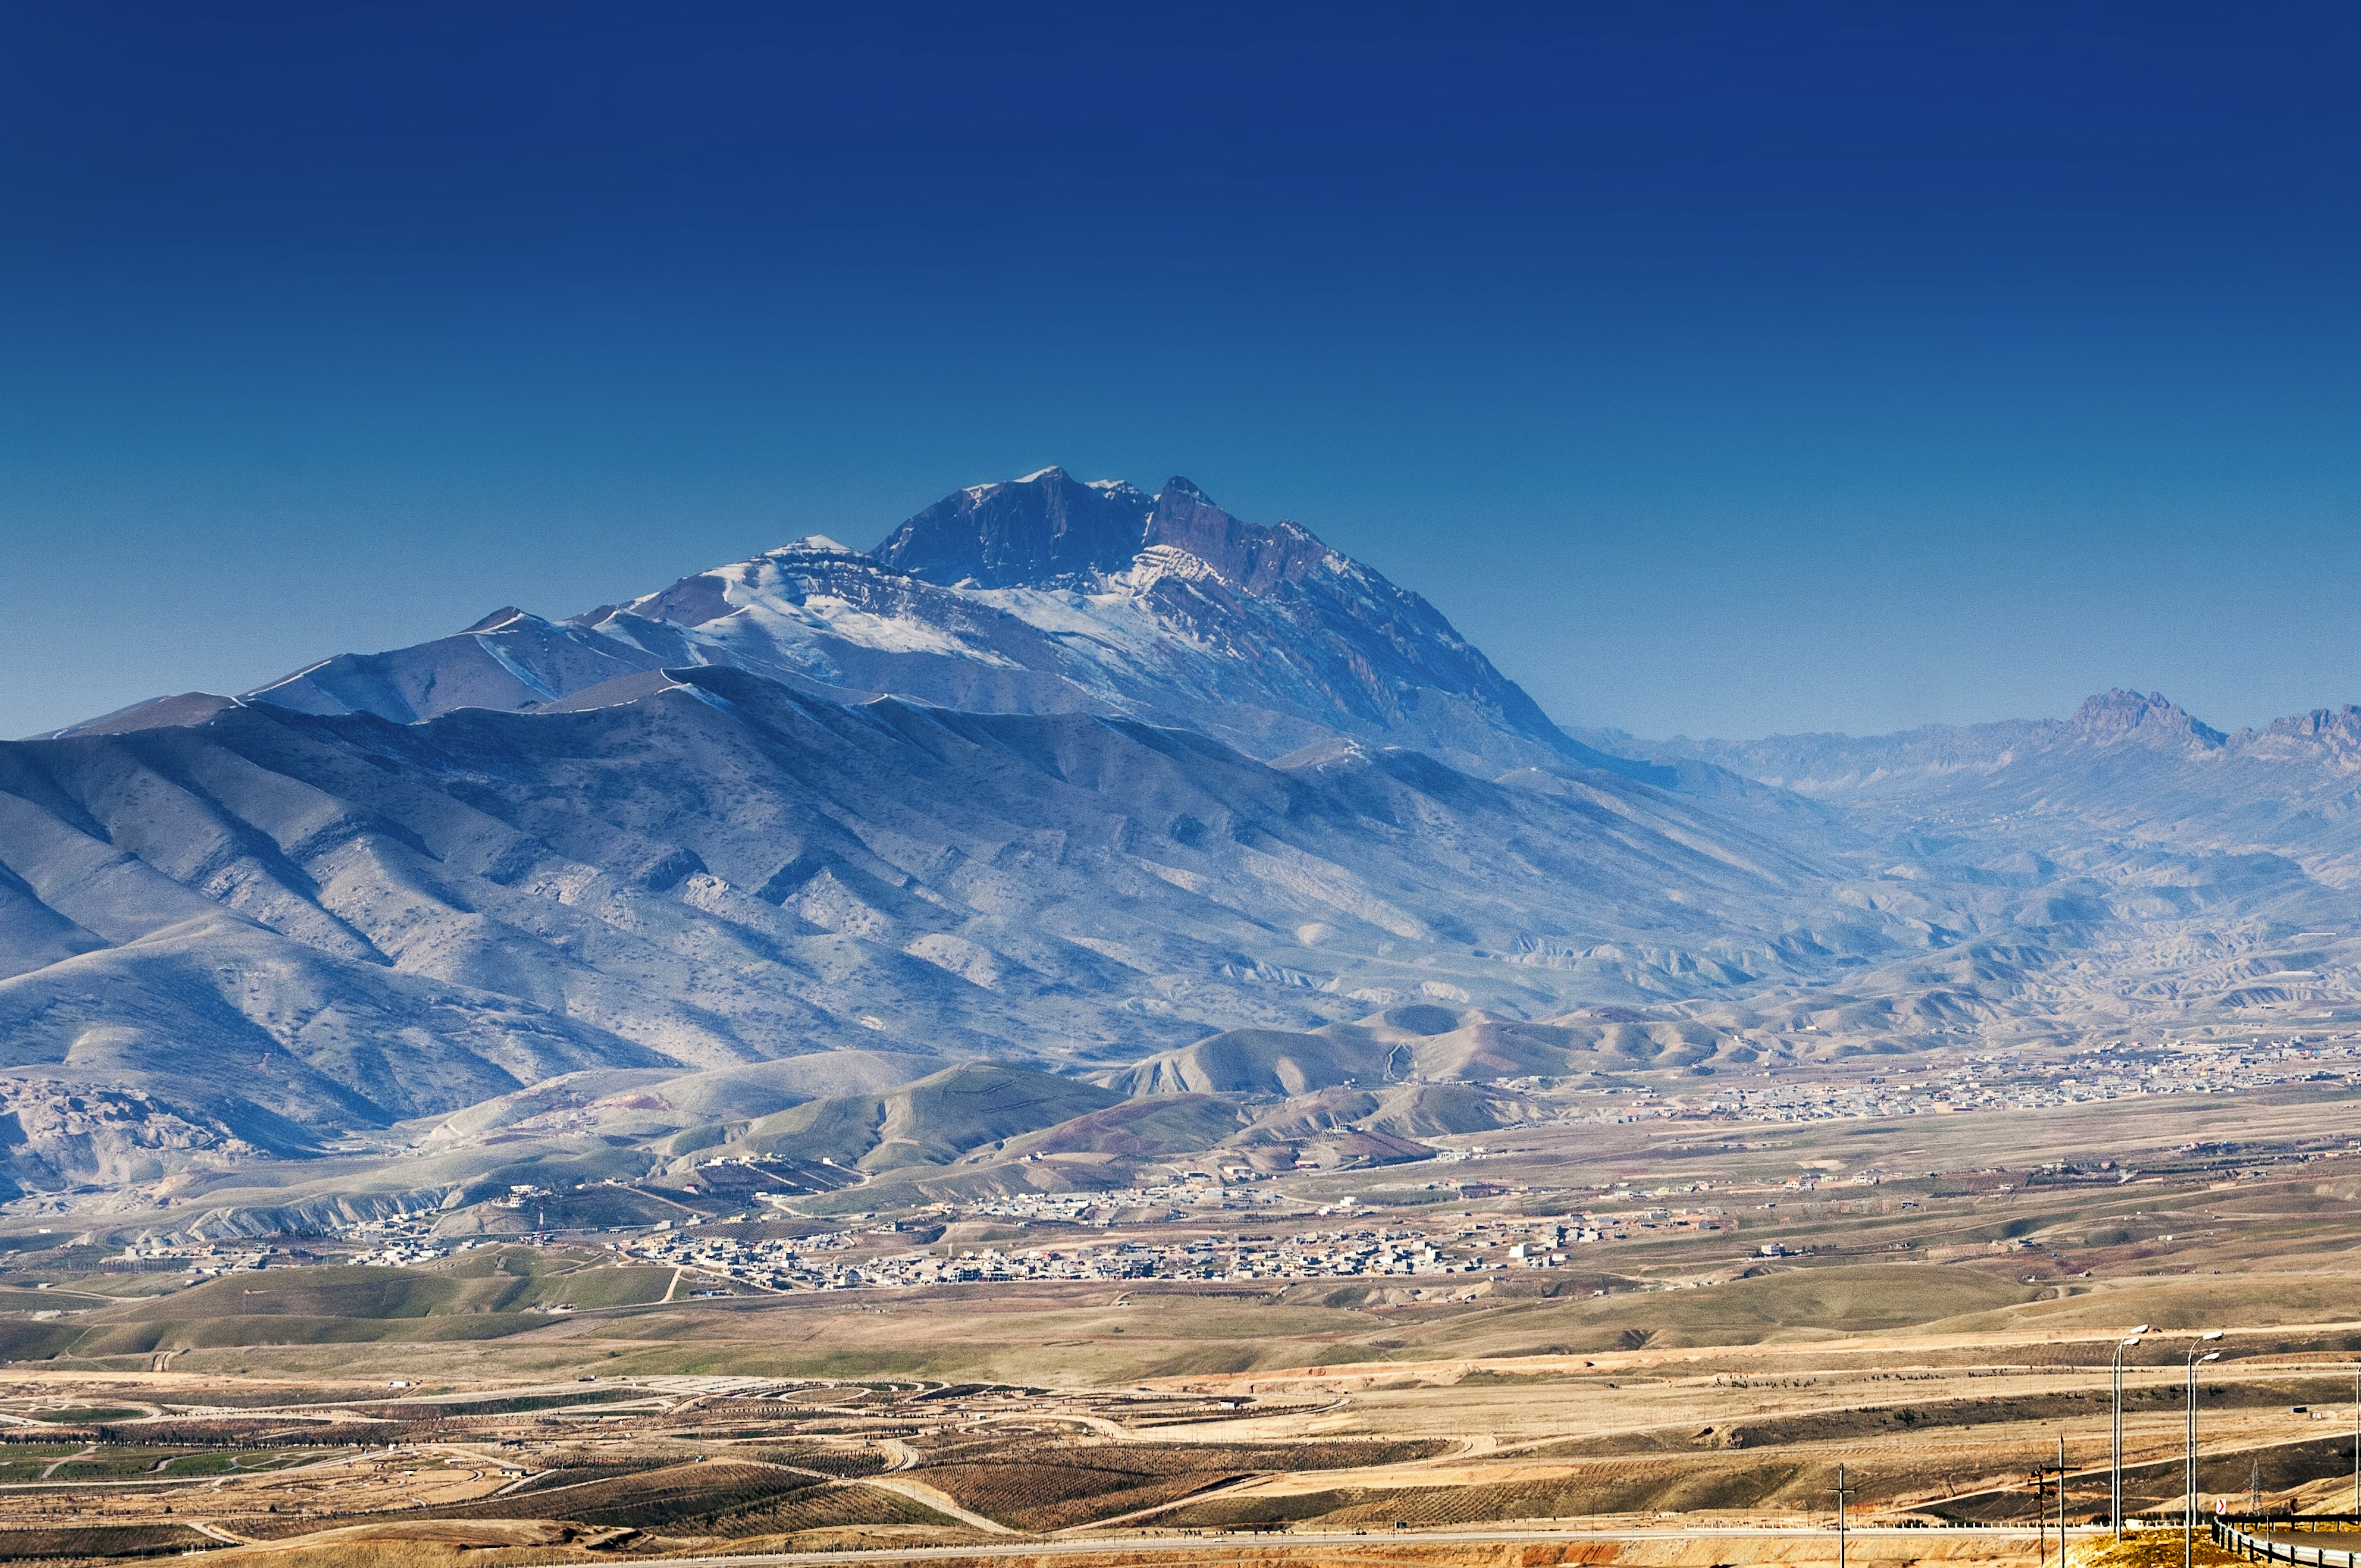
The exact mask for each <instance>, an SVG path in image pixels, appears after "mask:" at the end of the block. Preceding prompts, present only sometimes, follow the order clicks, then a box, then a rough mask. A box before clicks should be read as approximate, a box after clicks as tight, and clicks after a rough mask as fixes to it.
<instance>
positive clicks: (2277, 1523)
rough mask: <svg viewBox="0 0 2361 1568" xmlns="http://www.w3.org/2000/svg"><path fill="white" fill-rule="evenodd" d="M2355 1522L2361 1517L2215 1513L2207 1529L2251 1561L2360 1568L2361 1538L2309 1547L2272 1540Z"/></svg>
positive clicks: (2218, 1543) (2316, 1567)
mask: <svg viewBox="0 0 2361 1568" xmlns="http://www.w3.org/2000/svg"><path fill="white" fill-rule="evenodd" d="M2356 1525H2361V1519H2353V1518H2351V1517H2349V1516H2342V1515H2335V1516H2306V1515H2303V1514H2295V1515H2283V1516H2281V1517H2280V1518H2278V1519H2225V1518H2223V1517H2221V1516H2219V1515H2216V1516H2215V1517H2214V1518H2213V1519H2212V1520H2210V1521H2209V1522H2208V1523H2207V1526H2206V1529H2207V1531H2208V1533H2209V1534H2211V1535H2212V1536H2213V1544H2215V1545H2216V1546H2219V1547H2221V1548H2222V1549H2223V1550H2224V1551H2225V1552H2237V1553H2239V1554H2240V1555H2242V1556H2244V1557H2246V1559H2248V1560H2249V1561H2250V1562H2257V1563H2302V1564H2309V1565H2310V1568H2361V1541H2355V1542H2354V1543H2353V1544H2352V1545H2350V1546H2307V1545H2301V1544H2299V1543H2297V1542H2295V1541H2276V1540H2273V1539H2272V1536H2273V1534H2288V1535H2293V1534H2305V1535H2313V1534H2323V1533H2326V1532H2328V1531H2337V1532H2340V1533H2342V1532H2346V1531H2350V1530H2354V1529H2355V1527H2356Z"/></svg>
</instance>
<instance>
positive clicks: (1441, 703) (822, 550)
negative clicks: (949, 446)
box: [247, 468, 1635, 773]
mask: <svg viewBox="0 0 2361 1568" xmlns="http://www.w3.org/2000/svg"><path fill="white" fill-rule="evenodd" d="M698 665H719V666H726V667H732V668H737V669H743V670H751V671H752V672H754V673H756V674H763V675H768V676H770V677H772V678H774V679H776V680H782V681H785V682H787V683H788V684H790V685H795V686H796V687H798V688H799V689H802V690H805V691H808V692H811V693H813V694H815V695H820V696H831V697H837V698H852V699H859V698H863V697H868V696H881V695H885V694H893V695H895V696H907V697H914V698H917V699H918V700H920V701H923V702H928V703H932V704H935V705H937V706H939V707H954V708H959V709H961V710H964V711H969V712H991V713H1065V712H1089V713H1107V714H1122V715H1126V716H1128V717H1133V718H1146V719H1149V720H1151V721H1153V722H1157V723H1163V724H1173V725H1180V726H1184V727H1186V728H1190V729H1199V730H1202V731H1203V732H1205V733H1207V734H1210V735H1214V736H1217V737H1219V738H1220V739H1222V740H1225V741H1228V742H1229V743H1231V744H1232V745H1235V746H1237V747H1239V748H1240V749H1241V750H1244V751H1247V752H1248V753H1250V754H1252V755H1256V756H1261V757H1277V756H1280V755H1284V754H1285V753H1287V752H1289V751H1294V750H1296V749H1298V748H1300V747H1302V746H1306V745H1312V744H1315V743H1317V742H1320V741H1323V740H1329V739H1331V738H1333V737H1334V736H1337V735H1345V736H1351V737H1355V738H1357V739H1362V740H1379V741H1384V742H1388V743H1393V744H1406V745H1411V746H1415V747H1418V748H1420V749H1421V750H1423V751H1430V752H1433V754H1435V755H1438V756H1441V757H1443V758H1444V759H1446V760H1448V761H1450V762H1455V763H1456V764H1458V765H1460V766H1463V767H1466V768H1468V769H1470V770H1471V771H1475V772H1477V773H1499V772H1500V771H1502V770H1503V769H1505V768H1510V767H1516V766H1526V765H1532V764H1536V763H1540V764H1550V765H1557V766H1565V765H1569V764H1571V765H1576V766H1588V767H1607V768H1610V769H1620V770H1621V771H1626V772H1630V771H1633V769H1634V766H1635V765H1634V764H1631V763H1628V762H1622V761H1620V759H1617V758H1614V757H1611V756H1608V755H1605V754H1602V753H1599V752H1597V751H1592V750H1591V749H1589V748H1587V747H1585V746H1582V745H1579V744H1578V743H1576V742H1575V741H1573V740H1569V739H1568V738H1567V737H1566V736H1565V735H1564V734H1563V733H1561V732H1560V731H1559V729H1557V727H1556V726H1555V725H1554V724H1553V723H1551V722H1550V720H1549V718H1548V717H1547V716H1546V715H1544V714H1543V712H1542V711H1541V709H1540V708H1539V707H1537V706H1535V704H1534V703H1533V701H1532V698H1531V697H1529V696H1526V695H1525V693H1524V692H1523V690H1522V689H1521V688H1520V687H1519V686H1518V685H1516V684H1515V683H1514V682H1513V681H1510V679H1508V678H1507V677H1506V676H1504V675H1502V674H1500V673H1499V671H1498V670H1497V669H1495V668H1493V666H1492V663H1491V661H1489V660H1488V659H1487V658H1485V656H1484V655H1483V653H1482V652H1479V651H1478V650H1477V649H1476V648H1475V647H1474V646H1472V645H1471V644H1469V643H1468V641H1466V639H1465V638H1463V637H1461V636H1460V635H1459V633H1458V632H1457V631H1456V630H1454V629H1453V628H1452V626H1451V623H1450V622H1449V621H1448V620H1445V619H1444V617H1443V616H1442V615H1441V614H1440V613H1439V612H1438V611H1437V610H1436V609H1434V607H1433V606H1432V605H1430V604H1428V603H1427V602H1426V601H1425V600H1424V599H1422V598H1420V597H1419V596H1418V595H1416V594H1414V593H1411V592H1410V591H1408V590H1407V589H1404V588H1400V587H1396V586H1395V585H1394V584H1392V583H1390V582H1389V581H1387V580H1386V578H1385V577H1384V576H1381V575H1379V574H1378V573H1377V572H1375V571H1372V570H1370V569H1369V568H1368V567H1367V566H1365V565H1361V564H1360V563H1358V562H1356V561H1355V560H1353V559H1352V558H1351V557H1350V556H1348V555H1345V554H1343V553H1342V552H1340V551H1336V550H1334V549H1331V548H1329V547H1328V546H1327V545H1325V544H1323V543H1321V542H1320V541H1319V540H1318V539H1316V538H1315V537H1313V536H1312V534H1311V533H1310V532H1307V531H1305V530H1304V529H1302V528H1301V527H1298V526H1297V525H1295V524H1293V523H1288V522H1282V523H1279V525H1277V526H1276V527H1270V528H1264V527H1258V526H1257V525H1255V524H1253V523H1249V522H1246V521H1241V520H1240V519H1238V518H1236V517H1234V516H1232V515H1231V514H1230V513H1228V512H1226V511H1224V510H1222V509H1221V508H1220V507H1218V506H1216V505H1215V504H1214V503H1213V501H1212V500H1211V499H1209V498H1208V497H1207V496H1206V495H1205V494H1204V492H1203V491H1202V490H1200V489H1198V488H1197V487H1196V486H1194V485H1192V484H1191V483H1190V482H1189V481H1188V480H1186V479H1183V478H1177V477H1176V478H1173V479H1170V480H1168V481H1167V482H1166V483H1165V485H1164V487H1163V488H1162V489H1160V490H1159V491H1158V492H1157V493H1156V494H1154V495H1149V494H1147V493H1145V492H1143V491H1141V490H1139V489H1137V488H1135V487H1133V486H1131V485H1128V484H1124V483H1121V482H1118V481H1097V482H1093V483H1089V484H1085V483H1082V482H1081V481H1078V480H1076V479H1074V478H1072V477H1071V476H1069V475H1068V474H1067V473H1066V472H1065V470H1063V469H1061V468H1045V469H1042V470H1041V471H1040V472H1038V473H1035V474H1029V475H1027V476H1026V477H1024V478H1021V479H1016V480H1013V481H1010V482H1008V483H1005V484H994V485H978V486H975V487H973V488H969V489H964V490H961V491H959V492H957V493H956V494H954V495H951V496H950V497H947V498H945V499H943V500H941V501H939V502H937V503H936V504H935V505H934V506H931V507H928V509H927V510H924V511H922V512H920V513H918V515H917V516H916V517H913V518H911V519H910V520H909V521H906V522H905V523H903V524H902V525H901V526H900V527H899V528H896V529H895V530H894V531H893V532H892V533H891V534H889V535H888V536H887V537H886V539H885V540H884V543H881V544H880V545H879V546H878V547H877V548H876V549H875V550H873V551H870V552H866V553H864V552H862V551H857V550H852V549H850V548H847V547H846V546H844V545H842V544H840V543H836V542H835V541H833V540H830V539H826V538H819V537H814V538H809V539H805V540H802V541H800V542H798V543H793V544H790V545H787V546H785V548H782V549H777V550H772V551H767V552H765V553H764V554H760V555H757V556H754V557H753V558H752V559H751V560H747V561H741V562H738V563H736V564H734V565H727V566H721V567H717V568H715V569H713V570H711V571H707V572H700V573H697V575H695V576H689V577H684V578H683V579H681V580H680V581H679V582H677V583H675V584H674V585H672V587H668V588H665V589H664V590H662V591H661V592H657V593H653V594H648V595H646V596H644V597H642V598H637V599H633V600H631V602H629V603H627V604H620V605H605V606H601V607H599V608H598V609H594V610H591V611H589V612H588V613H587V614H584V615H579V616H576V617H575V618H573V619H572V620H569V621H566V622H564V623H553V622H551V621H548V620H543V619H541V618H540V617H537V616H533V615H529V614H526V613H525V612H523V611H522V610H517V609H503V610H500V611H497V612H495V613H494V614H493V615H491V616H489V617H487V618H486V619H485V620H483V621H481V622H479V623H478V624H477V625H475V626H472V627H470V628H468V629H467V630H466V631H463V632H461V633H459V634H457V635H456V636H453V637H445V638H441V639H438V640H436V641H431V642H424V643H420V644H418V645H416V646H414V647H410V648H403V649H398V650H395V651H393V652H385V653H368V654H352V653H347V654H342V655H339V656H337V657H335V658H333V659H329V660H326V661H324V662H323V663H319V664H315V665H313V666H312V667H310V668H308V669H305V670H302V671H299V672H297V673H296V674H292V675H290V676H288V677H286V678H285V679H283V680H280V681H275V682H273V683H271V684H270V685H265V686H261V687H258V688H257V689H256V690H254V691H252V692H249V693H247V696H248V697H249V698H250V699H253V700H258V701H263V702H269V703H273V704H276V705H278V706H280V707H294V708H298V709H301V710H302V711H304V712H310V713H347V712H366V713H374V714H377V715H378V716H379V717H380V718H390V719H393V720H395V721H396V722H398V723H411V722H413V721H415V720H417V719H421V718H433V717H434V716H436V715H438V714H443V713H448V712H451V711H453V710H455V709H456V708H460V707H498V708H507V709H511V710H525V709H531V708H537V707H547V706H550V705H552V704H561V703H565V704H573V705H577V706H578V705H581V704H595V703H598V702H600V701H608V700H614V699H615V698H617V697H618V696H620V695H622V694H624V693H627V692H629V691H631V690H635V689H637V688H635V687H633V686H631V685H628V684H626V685H616V686H612V688H611V689H601V688H606V687H609V683H613V682H615V681H617V680H619V679H625V678H627V677H631V676H634V675H640V674H645V673H646V672H649V671H653V670H656V669H659V668H663V667H665V666H698Z"/></svg>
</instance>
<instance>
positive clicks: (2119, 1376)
mask: <svg viewBox="0 0 2361 1568" xmlns="http://www.w3.org/2000/svg"><path fill="white" fill-rule="evenodd" d="M2146 1332H2147V1324H2146V1323H2142V1324H2141V1325H2140V1326H2139V1327H2137V1328H2136V1329H2134V1330H2133V1331H2132V1332H2131V1336H2130V1337H2129V1338H2127V1339H2125V1341H2124V1342H2123V1343H2120V1344H2118V1345H2116V1346H2115V1360H2114V1383H2115V1420H2114V1451H2113V1459H2114V1464H2113V1470H2114V1474H2113V1475H2112V1476H2110V1477H2109V1479H2108V1483H2107V1511H2108V1512H2109V1513H2110V1514H2111V1515H2113V1516H2114V1527H2115V1539H2116V1540H2117V1541H2121V1540H2123V1538H2124V1352H2125V1351H2127V1350H2129V1349H2131V1348H2132V1347H2133V1346H2134V1345H2136V1344H2137V1343H2139V1342H2140V1335H2142V1334H2144V1333H2146ZM2353 1387H2354V1389H2355V1391H2356V1397H2357V1398H2361V1376H2356V1377H2355V1379H2354V1384H2353ZM2356 1419H2361V1418H2356ZM2355 1474H2356V1476H2361V1469H2356V1472H2355Z"/></svg>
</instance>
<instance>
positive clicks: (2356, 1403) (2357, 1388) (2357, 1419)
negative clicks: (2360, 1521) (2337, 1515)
mask: <svg viewBox="0 0 2361 1568" xmlns="http://www.w3.org/2000/svg"><path fill="white" fill-rule="evenodd" d="M2353 1511H2354V1512H2355V1513H2356V1514H2361V1366H2356V1367H2355V1368H2354V1369H2353Z"/></svg>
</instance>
